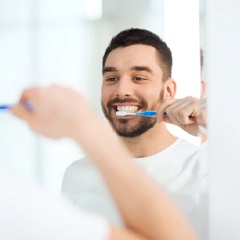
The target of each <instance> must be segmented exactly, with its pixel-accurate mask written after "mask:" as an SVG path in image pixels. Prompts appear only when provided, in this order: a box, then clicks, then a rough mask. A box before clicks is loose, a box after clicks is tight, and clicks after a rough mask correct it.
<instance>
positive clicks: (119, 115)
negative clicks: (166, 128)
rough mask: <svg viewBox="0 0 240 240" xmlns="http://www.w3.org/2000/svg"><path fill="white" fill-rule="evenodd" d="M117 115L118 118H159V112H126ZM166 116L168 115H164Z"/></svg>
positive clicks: (119, 112) (118, 112)
mask: <svg viewBox="0 0 240 240" xmlns="http://www.w3.org/2000/svg"><path fill="white" fill-rule="evenodd" d="M116 115H117V116H118V117H125V116H143V117H156V116H157V112H156V111H150V110H148V111H143V112H134V113H130V112H125V111H117V112H116ZM163 115H164V116H167V113H164V114H163Z"/></svg>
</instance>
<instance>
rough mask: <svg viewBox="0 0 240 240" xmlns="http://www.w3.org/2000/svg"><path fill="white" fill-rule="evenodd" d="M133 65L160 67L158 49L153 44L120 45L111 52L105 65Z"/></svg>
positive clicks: (120, 66) (123, 66)
mask: <svg viewBox="0 0 240 240" xmlns="http://www.w3.org/2000/svg"><path fill="white" fill-rule="evenodd" d="M132 66H148V67H150V68H153V69H154V68H160V60H159V58H158V54H157V50H156V49H155V48H154V47H152V46H148V45H140V44H137V45H131V46H127V47H119V48H116V49H114V50H113V51H111V52H110V53H109V55H108V57H107V59H106V62H105V67H116V68H128V67H132ZM160 69H161V68H160Z"/></svg>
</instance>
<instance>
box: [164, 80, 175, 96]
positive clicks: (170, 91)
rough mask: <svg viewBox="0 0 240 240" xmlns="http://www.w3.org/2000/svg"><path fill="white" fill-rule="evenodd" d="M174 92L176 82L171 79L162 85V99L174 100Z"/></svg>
mask: <svg viewBox="0 0 240 240" xmlns="http://www.w3.org/2000/svg"><path fill="white" fill-rule="evenodd" d="M176 91H177V84H176V82H175V81H174V80H173V79H171V78H169V79H167V80H166V82H165V83H164V99H170V98H174V96H175V93H176Z"/></svg>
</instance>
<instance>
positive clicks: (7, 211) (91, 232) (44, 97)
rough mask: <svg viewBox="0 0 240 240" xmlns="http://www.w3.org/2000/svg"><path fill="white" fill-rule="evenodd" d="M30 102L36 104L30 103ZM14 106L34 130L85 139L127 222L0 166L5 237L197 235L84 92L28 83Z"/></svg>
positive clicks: (135, 239)
mask: <svg viewBox="0 0 240 240" xmlns="http://www.w3.org/2000/svg"><path fill="white" fill-rule="evenodd" d="M29 102H31V106H32V108H31V109H29V107H26V103H29ZM11 112H12V113H13V114H14V115H15V116H17V117H19V118H20V119H22V120H24V121H26V122H27V123H28V125H29V126H30V128H31V129H33V130H34V131H35V132H38V133H41V134H42V135H44V136H47V137H50V138H63V137H70V138H72V139H73V140H74V141H75V142H76V143H77V144H79V145H81V146H82V147H83V148H84V149H85V151H86V152H87V153H88V155H89V156H90V157H91V160H92V161H93V163H94V164H95V165H96V167H97V168H98V169H99V171H100V172H101V173H102V175H103V177H104V179H105V182H106V184H107V185H108V188H109V190H110V191H111V193H112V196H113V198H114V199H115V201H116V203H117V205H118V207H119V209H120V211H121V214H122V216H123V218H124V220H125V222H126V227H118V226H115V225H114V224H112V223H109V222H107V221H106V220H105V219H104V218H102V217H99V216H96V215H94V214H90V213H89V212H86V211H84V210H79V211H77V210H76V209H74V208H72V206H71V205H69V204H67V203H66V202H64V201H63V200H62V199H54V198H53V196H52V197H51V196H48V195H46V193H45V194H44V193H42V192H41V191H40V190H39V189H38V188H36V186H35V187H34V186H29V184H25V183H23V182H20V181H19V180H15V179H13V178H12V177H9V176H7V175H6V176H4V174H3V173H2V172H1V171H0V203H1V204H0V213H1V214H0V237H1V239H4V240H15V239H20V240H23V239H24V240H25V239H37V240H38V239H39V240H40V239H62V240H64V239H66V240H74V239H81V240H85V239H94V240H120V239H123V240H148V239H152V240H158V239H165V240H182V239H185V240H197V237H196V235H195V233H194V231H192V229H191V227H189V225H188V223H187V222H186V220H185V219H184V217H183V216H182V214H181V213H180V212H179V210H178V209H177V208H176V207H175V206H174V204H172V202H171V201H170V200H169V199H168V197H166V195H165V194H164V193H163V192H162V191H161V190H159V188H158V186H157V185H156V184H155V183H154V182H153V181H151V180H150V179H149V178H148V177H147V176H146V175H145V174H144V173H143V172H142V171H141V170H140V169H139V168H138V167H136V166H135V164H133V163H132V162H131V161H130V160H129V152H128V150H127V149H126V148H125V146H124V145H123V144H122V143H121V142H119V141H116V139H115V136H114V135H113V132H112V131H111V129H110V128H109V126H107V125H106V123H105V122H103V121H102V119H100V118H99V117H98V116H97V115H96V114H95V113H94V111H93V110H92V109H91V107H90V105H89V104H88V102H87V101H86V100H85V98H84V97H83V96H82V95H81V94H80V93H77V92H75V91H73V90H71V89H69V88H64V87H60V86H56V85H54V86H51V87H49V88H41V87H36V88H31V89H27V90H26V91H24V92H23V94H22V96H21V99H20V101H19V104H17V105H16V106H13V107H12V109H11ZM89 128H91V129H92V131H89V130H88V129H89ZM89 139H90V140H91V141H89ZM101 140H102V141H101ZM113 154H116V156H115V159H113V158H112V155H113ZM115 160H116V161H115ZM0 170H1V169H0ZM136 183H140V186H138V187H135V186H136ZM60 200H61V201H60ZM126 200H127V201H126ZM146 203H148V204H149V207H148V208H146V207H145V204H146ZM143 207H144V208H145V209H144V210H142V209H143ZM169 219H171V221H172V222H169ZM159 226H161V227H159Z"/></svg>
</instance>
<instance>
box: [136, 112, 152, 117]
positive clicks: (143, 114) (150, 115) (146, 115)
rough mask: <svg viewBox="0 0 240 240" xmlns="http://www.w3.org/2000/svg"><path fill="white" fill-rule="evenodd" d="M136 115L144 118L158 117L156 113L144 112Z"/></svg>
mask: <svg viewBox="0 0 240 240" xmlns="http://www.w3.org/2000/svg"><path fill="white" fill-rule="evenodd" d="M136 115H138V116H144V117H156V115H157V113H156V111H144V112H137V113H136Z"/></svg>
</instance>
